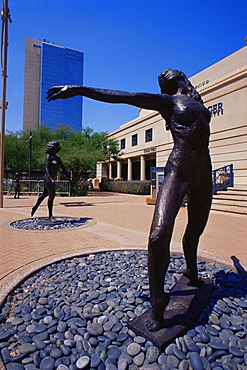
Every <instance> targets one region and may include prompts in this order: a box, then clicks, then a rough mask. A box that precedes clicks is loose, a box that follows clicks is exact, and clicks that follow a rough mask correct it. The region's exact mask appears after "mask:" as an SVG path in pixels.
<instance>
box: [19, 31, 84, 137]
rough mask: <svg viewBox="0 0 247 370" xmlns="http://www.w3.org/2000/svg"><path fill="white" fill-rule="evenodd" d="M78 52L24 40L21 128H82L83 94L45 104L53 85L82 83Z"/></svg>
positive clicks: (82, 55)
mask: <svg viewBox="0 0 247 370" xmlns="http://www.w3.org/2000/svg"><path fill="white" fill-rule="evenodd" d="M83 57H84V53H83V52H81V51H77V50H73V49H69V48H65V47H61V46H58V45H54V44H50V43H48V42H46V41H37V40H33V39H29V38H27V39H26V59H25V86H24V119H23V130H24V131H28V130H35V129H36V128H37V127H38V125H41V124H44V125H46V126H48V127H49V128H50V129H54V128H56V126H57V124H59V123H62V124H63V125H70V126H71V127H72V128H73V129H74V130H75V131H81V129H82V97H79V96H78V97H75V98H74V99H69V100H59V101H56V102H50V103H48V102H47V100H46V92H47V90H49V88H50V87H51V86H54V85H83Z"/></svg>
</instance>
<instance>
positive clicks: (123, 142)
mask: <svg viewBox="0 0 247 370" xmlns="http://www.w3.org/2000/svg"><path fill="white" fill-rule="evenodd" d="M121 149H125V139H121Z"/></svg>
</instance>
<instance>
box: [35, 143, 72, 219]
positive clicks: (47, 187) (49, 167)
mask: <svg viewBox="0 0 247 370" xmlns="http://www.w3.org/2000/svg"><path fill="white" fill-rule="evenodd" d="M60 150H61V146H60V144H59V143H58V142H57V141H50V142H49V143H48V144H47V146H46V149H45V152H46V153H47V156H46V160H45V176H44V191H43V193H42V194H40V196H39V197H38V199H37V202H36V204H35V205H34V206H33V208H32V211H31V216H33V215H34V213H35V212H36V211H37V209H38V207H39V205H40V204H41V203H42V202H43V200H44V199H45V198H46V197H47V196H48V212H49V220H50V221H51V222H52V221H53V219H54V217H53V202H54V198H55V193H56V191H55V189H56V185H55V178H56V176H57V174H58V171H59V170H60V169H61V170H62V171H63V173H64V174H65V175H66V177H67V178H68V180H69V181H70V177H69V174H68V171H67V170H66V168H65V167H64V165H63V162H62V160H61V158H60V157H58V156H57V153H58V152H59V151H60Z"/></svg>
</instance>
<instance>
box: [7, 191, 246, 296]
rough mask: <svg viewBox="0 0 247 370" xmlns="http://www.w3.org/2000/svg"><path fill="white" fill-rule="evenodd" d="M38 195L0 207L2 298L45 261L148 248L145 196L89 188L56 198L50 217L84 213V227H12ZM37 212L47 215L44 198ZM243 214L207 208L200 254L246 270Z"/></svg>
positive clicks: (176, 244)
mask: <svg viewBox="0 0 247 370" xmlns="http://www.w3.org/2000/svg"><path fill="white" fill-rule="evenodd" d="M35 202H36V197H29V196H22V197H21V198H20V199H14V198H13V197H10V196H5V197H4V207H3V208H1V209H0V236H1V245H0V255H1V263H0V303H1V300H2V299H4V296H5V295H6V294H7V293H8V291H9V290H10V289H12V288H13V287H14V286H15V284H16V283H18V282H19V281H20V280H21V279H23V278H24V277H26V276H27V275H28V274H30V273H31V272H33V271H35V270H36V269H38V268H40V267H43V266H44V265H45V264H48V263H51V262H53V261H57V260H59V259H64V258H67V257H71V256H77V255H81V254H83V253H94V252H97V251H107V250H114V249H117V250H127V249H142V250H147V240H148V233H149V229H150V224H151V221H152V215H153V210H154V206H152V205H147V204H146V196H136V195H127V194H113V193H91V195H88V196H85V197H56V198H55V203H54V216H55V217H59V216H67V217H79V218H86V219H87V220H88V224H87V225H86V226H82V227H78V228H74V229H67V230H57V231H54V230H53V231H23V230H18V229H15V228H13V227H11V226H10V223H11V222H13V221H15V220H20V219H25V218H29V217H30V211H31V207H32V206H33V205H34V204H35ZM35 217H47V204H46V200H45V201H44V203H43V204H42V205H41V206H40V208H39V209H38V211H37V212H36V214H35ZM186 220H187V213H186V208H181V209H180V212H179V214H178V217H177V220H176V224H175V229H174V233H173V238H172V243H171V250H172V251H173V252H182V248H181V240H182V235H183V232H184V229H185V226H186ZM246 249H247V216H246V215H234V214H225V213H220V212H214V211H211V214H210V217H209V221H208V224H207V227H206V230H205V231H204V234H203V235H202V237H201V240H200V244H199V253H198V255H199V256H200V257H202V258H204V259H207V260H212V261H218V262H220V263H223V264H225V265H228V266H232V267H233V260H232V258H231V257H232V256H234V257H236V259H237V260H238V261H239V264H240V267H241V266H242V267H243V268H246V269H247V253H246Z"/></svg>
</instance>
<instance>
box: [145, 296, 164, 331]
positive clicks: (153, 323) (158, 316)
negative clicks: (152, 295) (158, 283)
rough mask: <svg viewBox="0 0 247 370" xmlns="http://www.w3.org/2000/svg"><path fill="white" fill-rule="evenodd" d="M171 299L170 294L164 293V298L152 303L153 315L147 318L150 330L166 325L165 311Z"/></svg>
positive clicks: (147, 325)
mask: <svg viewBox="0 0 247 370" xmlns="http://www.w3.org/2000/svg"><path fill="white" fill-rule="evenodd" d="M169 301H170V296H169V294H167V293H164V297H163V299H162V300H161V301H160V302H158V303H155V304H153V305H152V317H150V319H148V320H147V322H146V327H147V329H148V330H149V331H152V332H154V331H157V330H160V329H162V328H163V327H164V324H165V320H164V311H165V308H166V306H167V305H168V303H169Z"/></svg>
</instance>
